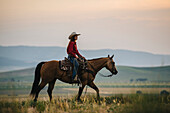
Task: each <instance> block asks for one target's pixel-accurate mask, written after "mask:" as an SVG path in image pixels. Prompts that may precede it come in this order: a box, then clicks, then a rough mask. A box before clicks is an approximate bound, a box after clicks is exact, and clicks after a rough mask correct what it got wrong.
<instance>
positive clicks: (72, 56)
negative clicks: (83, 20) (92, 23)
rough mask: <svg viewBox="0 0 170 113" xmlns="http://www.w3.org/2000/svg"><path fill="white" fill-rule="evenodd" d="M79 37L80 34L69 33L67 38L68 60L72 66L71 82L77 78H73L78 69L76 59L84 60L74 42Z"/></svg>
mask: <svg viewBox="0 0 170 113" xmlns="http://www.w3.org/2000/svg"><path fill="white" fill-rule="evenodd" d="M79 35H80V34H77V33H76V32H73V33H71V35H70V36H69V39H70V42H69V44H68V47H67V54H68V59H69V60H70V61H71V63H73V65H74V69H73V75H72V80H77V77H76V78H75V76H76V75H77V70H78V67H79V63H78V61H77V59H78V58H84V57H83V56H82V55H81V54H80V53H79V51H78V50H77V45H76V41H77V39H78V36H79ZM74 78H75V79H74Z"/></svg>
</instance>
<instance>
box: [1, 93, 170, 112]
mask: <svg viewBox="0 0 170 113" xmlns="http://www.w3.org/2000/svg"><path fill="white" fill-rule="evenodd" d="M75 99H76V96H70V97H63V96H57V97H54V98H53V100H52V102H50V101H49V100H48V98H47V97H40V98H39V100H38V101H37V102H36V103H35V102H33V101H32V99H30V98H24V97H22V98H15V97H10V98H0V113H9V112H10V113H37V112H42V113H63V112H64V113H84V112H87V113H169V112H170V96H167V95H158V94H140V95H137V94H129V95H126V96H124V95H114V96H101V98H100V103H99V102H98V101H97V100H96V96H94V95H85V96H83V97H82V98H81V100H82V102H77V101H76V100H75Z"/></svg>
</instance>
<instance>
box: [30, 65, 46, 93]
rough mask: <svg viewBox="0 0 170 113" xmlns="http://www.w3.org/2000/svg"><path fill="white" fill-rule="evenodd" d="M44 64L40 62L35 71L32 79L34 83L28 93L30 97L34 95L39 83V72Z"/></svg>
mask: <svg viewBox="0 0 170 113" xmlns="http://www.w3.org/2000/svg"><path fill="white" fill-rule="evenodd" d="M44 63H45V62H40V63H39V64H38V65H37V67H36V69H35V78H34V82H33V84H32V90H31V93H30V95H31V96H34V95H35V94H36V90H37V87H38V85H39V82H40V70H41V67H42V65H43V64H44Z"/></svg>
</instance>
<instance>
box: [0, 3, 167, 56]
mask: <svg viewBox="0 0 170 113" xmlns="http://www.w3.org/2000/svg"><path fill="white" fill-rule="evenodd" d="M72 31H76V32H78V33H81V35H80V37H79V40H78V48H79V49H128V50H135V51H146V52H151V53H155V54H170V0H0V45H3V46H11V45H31V46H62V47H66V46H67V44H68V41H69V40H68V36H69V35H70V34H71V32H72Z"/></svg>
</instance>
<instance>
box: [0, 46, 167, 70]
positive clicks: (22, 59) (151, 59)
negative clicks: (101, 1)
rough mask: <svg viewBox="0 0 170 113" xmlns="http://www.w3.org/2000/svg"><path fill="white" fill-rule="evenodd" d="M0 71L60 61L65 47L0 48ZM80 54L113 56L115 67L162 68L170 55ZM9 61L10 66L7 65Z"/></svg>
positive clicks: (88, 57)
mask: <svg viewBox="0 0 170 113" xmlns="http://www.w3.org/2000/svg"><path fill="white" fill-rule="evenodd" d="M0 53H1V54H0V65H1V67H0V71H2V70H1V69H2V68H3V66H6V65H7V64H8V66H9V68H8V70H13V69H14V68H10V66H18V65H22V66H20V67H21V68H22V67H23V66H27V67H30V66H32V67H33V66H35V65H36V64H37V63H38V62H41V61H49V60H60V59H63V58H64V57H66V56H67V54H66V48H65V47H57V46H55V47H35V46H9V47H7V46H0ZM80 53H81V54H82V55H83V56H85V57H86V58H87V59H93V58H99V57H106V56H107V55H108V54H110V55H112V54H114V55H115V57H114V60H115V62H116V64H117V65H126V66H137V67H141V66H145V67H146V66H147V67H150V66H162V65H170V55H158V54H152V53H147V52H139V51H130V50H112V49H101V50H80ZM9 61H10V63H11V64H9Z"/></svg>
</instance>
